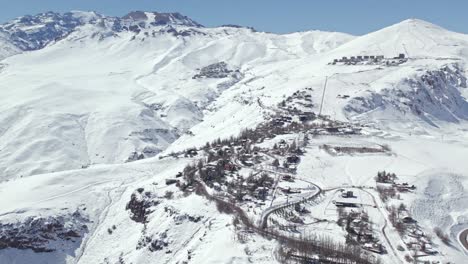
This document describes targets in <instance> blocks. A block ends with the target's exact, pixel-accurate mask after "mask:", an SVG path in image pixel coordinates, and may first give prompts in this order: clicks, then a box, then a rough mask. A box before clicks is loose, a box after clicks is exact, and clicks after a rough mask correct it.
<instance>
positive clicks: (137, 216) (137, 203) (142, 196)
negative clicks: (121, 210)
mask: <svg viewBox="0 0 468 264" xmlns="http://www.w3.org/2000/svg"><path fill="white" fill-rule="evenodd" d="M159 203H160V201H159V200H157V197H156V195H154V194H153V193H151V192H145V190H144V189H143V188H138V189H137V190H136V191H135V192H134V193H132V195H131V197H130V201H129V202H128V203H127V206H126V208H125V209H126V210H129V211H130V218H131V219H132V220H133V221H135V222H137V223H143V224H144V223H147V222H148V216H149V215H150V214H151V213H152V212H153V211H154V210H153V207H155V206H157V205H158V204H159Z"/></svg>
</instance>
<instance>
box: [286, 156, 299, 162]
mask: <svg viewBox="0 0 468 264" xmlns="http://www.w3.org/2000/svg"><path fill="white" fill-rule="evenodd" d="M300 160H301V158H299V157H298V156H296V155H292V156H288V157H286V161H287V162H288V163H291V164H297V163H299V162H300Z"/></svg>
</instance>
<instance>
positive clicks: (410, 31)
mask: <svg viewBox="0 0 468 264" xmlns="http://www.w3.org/2000/svg"><path fill="white" fill-rule="evenodd" d="M58 24H60V25H63V27H57V26H56V25H58ZM0 28H1V30H0V32H3V35H0V45H3V46H4V47H5V48H4V49H1V50H0V59H1V58H2V56H3V57H4V58H6V59H4V60H2V61H1V63H0V205H1V206H0V208H1V210H0V232H4V233H6V234H8V236H9V237H12V238H13V239H11V240H9V241H8V243H5V242H4V241H3V242H2V241H0V242H2V243H3V244H2V243H0V262H2V261H3V262H6V263H30V262H31V261H32V260H34V261H35V262H36V263H118V261H121V260H122V261H125V263H148V262H149V261H160V262H162V263H182V262H183V261H188V260H190V263H247V262H255V263H273V262H275V259H274V256H273V255H274V253H273V252H274V251H275V250H276V247H277V244H276V242H275V241H267V240H265V239H263V238H261V237H259V236H255V235H252V239H251V240H249V241H247V242H241V241H239V240H240V239H237V238H236V234H238V233H239V230H236V227H235V225H233V221H232V217H231V216H229V215H226V214H220V213H219V212H218V210H217V209H216V208H215V205H214V204H213V203H212V202H210V201H208V200H206V199H205V198H203V197H201V196H197V195H195V194H191V195H190V196H185V195H184V194H183V193H182V192H181V191H179V190H178V189H177V188H176V187H175V186H173V185H166V184H165V180H166V179H168V178H173V177H175V175H176V173H177V172H179V171H181V170H182V169H183V168H184V167H185V166H186V165H187V164H189V163H192V162H195V161H196V159H195V160H192V159H191V158H187V157H185V158H182V157H181V158H164V159H161V160H160V159H158V156H159V157H162V156H166V155H167V154H170V153H171V152H175V151H181V150H184V149H187V148H191V147H197V146H202V145H204V144H205V143H206V142H207V141H213V140H214V139H216V138H228V137H230V136H236V135H238V134H239V132H241V131H242V130H243V129H245V128H254V127H255V126H257V125H258V124H260V123H262V122H264V121H265V120H270V118H271V117H270V115H271V114H273V113H274V112H275V111H276V110H277V109H278V104H279V103H281V102H282V101H284V100H285V99H286V98H287V97H289V96H291V95H293V94H294V93H296V92H297V91H305V93H307V94H308V95H310V96H311V104H312V105H311V106H308V110H309V111H313V112H315V113H318V112H319V109H320V108H322V114H323V115H325V116H329V117H330V118H331V119H337V120H341V121H349V122H351V123H353V124H361V125H362V126H363V127H365V130H364V133H363V135H362V136H358V137H351V136H350V137H333V136H332V137H318V138H314V140H315V141H314V142H313V143H312V144H311V145H310V146H308V148H307V149H306V150H307V153H306V155H305V156H304V157H303V163H301V165H300V166H299V168H298V177H302V178H303V179H304V178H306V179H307V180H308V181H309V182H313V183H314V184H316V185H317V186H320V188H322V189H327V188H342V187H343V186H354V185H357V186H365V187H366V188H373V187H375V181H374V180H373V177H374V176H375V174H376V171H379V170H383V169H385V170H390V171H395V172H396V173H397V174H398V175H400V176H401V179H402V180H405V181H407V182H409V183H411V184H417V185H418V189H417V191H416V192H414V193H411V194H409V195H406V196H404V198H405V199H407V201H408V205H409V206H410V208H411V211H412V212H413V213H414V216H415V218H417V220H418V221H420V222H421V223H422V224H423V228H424V231H425V232H428V233H431V232H433V229H434V228H435V227H439V228H443V230H444V231H445V232H448V233H449V235H450V237H451V238H452V240H454V241H455V240H456V236H457V234H458V232H460V231H461V230H464V229H466V228H467V227H468V226H467V225H468V222H467V221H466V219H468V215H467V211H466V210H465V209H464V207H463V204H464V202H465V201H466V195H465V193H466V191H465V190H466V188H467V182H468V181H467V176H466V169H467V168H466V164H465V163H466V162H464V157H466V155H468V154H467V153H466V149H467V148H466V140H467V139H468V136H467V132H466V131H468V123H467V122H466V121H467V120H468V102H467V96H468V92H467V91H468V88H467V84H466V76H467V74H466V73H467V69H466V68H465V67H466V60H467V59H468V54H467V48H468V36H467V35H463V34H459V33H455V32H450V31H447V30H445V29H443V28H440V27H438V26H436V25H432V24H430V23H427V22H424V21H420V20H407V21H403V22H401V23H399V24H396V25H393V26H390V27H388V28H385V29H382V30H379V31H377V32H373V33H369V34H367V35H364V36H359V37H353V36H350V35H347V34H342V33H336V32H320V31H309V32H298V33H292V34H286V35H276V34H270V33H264V32H255V31H254V30H252V29H249V28H240V27H233V26H222V27H217V28H204V27H203V26H201V25H200V24H198V23H197V22H195V21H193V20H191V19H190V18H187V17H184V16H182V15H180V14H178V13H169V14H164V13H155V12H139V11H137V12H132V13H130V14H129V15H127V16H125V17H122V18H115V17H106V16H103V15H99V14H96V13H93V12H78V11H75V12H71V13H67V14H63V15H61V14H55V13H46V14H41V15H38V16H34V17H32V16H26V17H23V18H19V19H17V20H14V21H12V22H9V23H7V24H5V25H2V26H1V27H0ZM24 34H26V36H27V38H22V37H20V36H23V35H24ZM2 36H4V37H2ZM2 39H5V41H3V42H2ZM1 43H5V44H1ZM3 46H1V47H3ZM31 50H33V51H31ZM21 51H28V52H24V53H21V54H18V53H20V52H21ZM400 53H403V54H405V55H406V57H407V60H405V61H404V62H402V63H401V64H397V65H386V64H385V63H379V64H374V63H361V64H357V65H341V64H332V63H331V62H333V61H334V60H335V59H340V58H342V57H344V56H347V57H350V56H366V55H384V56H385V57H387V58H391V59H389V60H394V59H393V57H394V56H398V55H399V54H400ZM12 55H15V56H12ZM395 60H396V59H395ZM326 78H328V79H327V89H326V91H325V92H324V90H323V87H324V83H325V79H326ZM322 95H324V97H323V102H324V104H323V105H322V107H321V105H320V102H321V100H322ZM289 136H290V137H291V138H296V137H299V135H294V134H293V135H289ZM275 140H276V139H275ZM331 143H333V144H358V145H359V144H367V145H372V144H374V145H375V144H376V143H378V144H387V145H389V146H390V148H391V149H392V153H391V154H390V155H380V156H379V155H362V156H359V155H356V156H353V155H351V156H332V155H330V154H328V153H326V152H324V151H323V150H321V149H320V146H321V145H322V144H331ZM434 150H437V152H434ZM143 158H144V160H142V161H136V160H138V159H143ZM131 161H134V162H131ZM130 162H131V163H130ZM446 168H450V169H449V170H446ZM444 170H445V171H444ZM435 172H437V173H435ZM140 188H142V189H140ZM168 191H169V192H173V195H174V197H170V195H168ZM446 193H450V195H446ZM372 197H374V196H373V194H372V192H371V193H370V194H368V195H367V199H370V200H372ZM326 199H329V200H326ZM326 199H325V198H324V200H325V201H328V202H329V204H330V203H331V200H330V199H332V198H329V197H327V198H326ZM329 204H328V205H326V206H325V208H322V207H323V206H324V205H320V206H319V207H317V208H318V209H317V208H314V210H317V211H321V212H320V214H319V215H320V217H327V215H328V213H327V212H326V211H327V210H328V209H327V208H328V207H329ZM449 205H451V206H449ZM431 206H433V207H436V206H442V207H444V209H440V210H427V209H428V208H429V207H431ZM381 207H382V208H383V205H382V206H381ZM445 207H447V208H445ZM141 208H143V211H145V212H147V213H145V214H144V215H143V216H141V215H139V214H140V213H141ZM322 209H323V210H322ZM249 210H250V209H249ZM333 210H334V209H333ZM379 210H380V209H379ZM382 210H383V209H382ZM377 211H378V210H377ZM249 212H250V211H249ZM252 213H256V211H255V209H252ZM314 213H317V212H315V211H314ZM371 215H372V217H376V219H378V220H377V221H376V224H377V225H378V226H379V227H381V226H383V227H381V228H383V229H384V228H385V225H386V221H387V220H386V217H385V216H384V215H383V214H382V213H380V214H379V213H378V212H373V213H371ZM328 217H329V215H328ZM427 218H430V220H425V219H427ZM141 219H144V221H142V220H141ZM51 223H52V224H51ZM327 225H328V224H327ZM43 226H47V228H50V229H52V230H54V232H55V233H54V234H56V237H54V239H45V238H44V237H46V238H47V237H48V233H47V232H48V231H47V230H49V229H47V228H43ZM18 230H20V231H21V232H19V231H18ZM308 231H313V232H318V233H320V232H323V233H326V234H327V235H328V234H331V235H332V236H333V237H337V238H339V239H342V237H341V235H342V233H340V232H342V231H341V230H337V229H336V228H333V227H332V228H331V229H330V228H329V227H328V226H326V227H324V228H322V229H318V230H315V229H312V230H308ZM15 232H16V233H15ZM389 232H390V236H391V237H392V239H399V237H398V235H397V233H396V232H394V230H392V229H390V231H389ZM20 233H21V234H23V233H24V234H25V236H26V239H25V240H22V238H23V237H22V236H20V235H19V234H20ZM0 235H1V234H0ZM37 237H42V238H41V239H45V241H42V240H41V241H39V242H37V241H36V240H35V239H36V238H37ZM439 242H440V241H437V245H439V249H441V251H443V252H446V253H444V254H446V255H444V257H446V258H448V259H450V258H453V260H454V261H455V263H463V262H462V259H463V258H464V256H465V255H463V254H464V253H463V252H462V251H460V250H459V249H460V248H459V247H458V246H455V247H448V246H443V245H442V244H441V243H439ZM387 246H388V245H387ZM18 248H23V249H24V250H21V249H18ZM220 248H222V249H223V250H219V249H220ZM44 251H45V252H48V251H50V252H48V253H41V254H37V252H44ZM35 252H36V253H35ZM213 252H214V253H213ZM402 254H403V253H402ZM402 258H403V255H401V254H400V255H398V254H394V255H390V256H384V257H383V260H384V261H385V262H384V263H398V262H397V261H398V260H401V259H402Z"/></svg>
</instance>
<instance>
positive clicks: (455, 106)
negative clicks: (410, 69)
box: [345, 64, 468, 124]
mask: <svg viewBox="0 0 468 264" xmlns="http://www.w3.org/2000/svg"><path fill="white" fill-rule="evenodd" d="M466 87H467V80H466V77H465V76H464V74H463V71H462V70H461V69H460V68H459V66H458V65H456V64H453V65H448V66H444V67H442V68H440V69H438V70H430V71H426V72H425V73H424V74H422V75H420V76H415V77H414V78H409V79H406V80H403V81H401V82H400V83H398V84H397V85H396V86H395V87H394V88H392V89H390V88H388V89H383V90H382V91H381V92H379V93H377V92H373V91H368V95H367V96H359V97H355V98H352V99H351V100H350V102H349V104H348V105H347V106H346V107H345V110H346V112H348V113H357V114H361V113H365V112H368V111H371V110H374V109H377V108H382V109H384V108H387V107H393V108H394V109H396V110H398V111H400V112H402V113H403V114H405V113H412V114H414V115H416V116H419V117H420V118H421V119H423V120H425V121H427V122H428V123H430V124H433V123H432V121H431V120H430V119H429V118H428V117H430V118H431V119H435V120H441V121H446V122H454V123H456V122H459V120H468V103H467V102H466V100H465V98H464V97H463V96H462V94H461V89H466Z"/></svg>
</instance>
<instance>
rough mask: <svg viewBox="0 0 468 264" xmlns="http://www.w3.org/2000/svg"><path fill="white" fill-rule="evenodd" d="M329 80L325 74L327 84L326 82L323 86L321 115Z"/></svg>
mask: <svg viewBox="0 0 468 264" xmlns="http://www.w3.org/2000/svg"><path fill="white" fill-rule="evenodd" d="M327 82H328V76H325V84H324V86H323V93H322V102H321V103H320V110H319V116H321V115H322V109H323V100H324V99H325V90H326V89H327Z"/></svg>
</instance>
